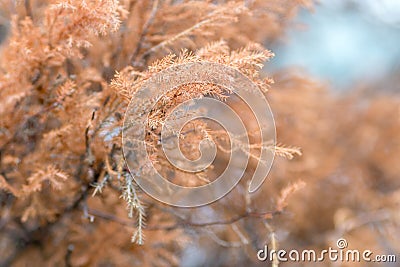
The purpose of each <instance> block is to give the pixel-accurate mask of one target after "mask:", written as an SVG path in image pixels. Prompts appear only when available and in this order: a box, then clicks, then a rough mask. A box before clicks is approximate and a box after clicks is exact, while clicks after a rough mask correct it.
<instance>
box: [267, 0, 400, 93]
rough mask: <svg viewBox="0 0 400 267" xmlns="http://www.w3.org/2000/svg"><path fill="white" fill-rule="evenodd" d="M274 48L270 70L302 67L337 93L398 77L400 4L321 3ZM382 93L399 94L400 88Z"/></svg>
mask: <svg viewBox="0 0 400 267" xmlns="http://www.w3.org/2000/svg"><path fill="white" fill-rule="evenodd" d="M271 48H272V50H273V51H274V52H275V54H276V57H275V58H274V59H273V60H272V62H271V63H272V64H268V65H267V68H268V69H269V70H277V69H281V68H288V67H290V68H294V67H298V68H301V69H302V70H303V71H305V72H307V73H309V74H311V75H313V77H315V78H318V79H319V80H320V81H322V82H326V83H328V84H329V87H330V88H331V89H332V90H335V91H347V90H351V89H354V85H356V87H358V86H363V85H365V86H368V85H370V84H371V83H372V84H373V83H378V82H384V81H385V80H386V79H387V78H390V79H392V78H394V77H395V76H396V77H398V73H399V69H400V1H397V0H382V1H376V0H365V1H362V0H360V1H357V0H320V1H318V2H317V4H316V5H315V6H314V10H313V11H312V12H310V11H309V10H302V11H301V12H299V15H298V17H297V18H296V19H295V25H294V26H293V27H291V28H289V30H288V34H287V35H286V36H285V37H284V39H283V40H282V39H281V40H280V42H275V43H273V44H271ZM396 86H397V87H396ZM375 89H376V90H379V88H378V87H376V88H375ZM380 89H381V90H399V83H392V84H391V85H390V86H385V88H382V87H381V88H380Z"/></svg>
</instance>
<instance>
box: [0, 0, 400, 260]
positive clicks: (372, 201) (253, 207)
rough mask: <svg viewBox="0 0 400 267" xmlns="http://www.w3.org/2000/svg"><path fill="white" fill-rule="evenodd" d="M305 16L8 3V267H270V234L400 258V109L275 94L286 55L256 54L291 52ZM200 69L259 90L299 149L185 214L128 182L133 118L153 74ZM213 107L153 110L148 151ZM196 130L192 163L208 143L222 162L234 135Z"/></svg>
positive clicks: (306, 86)
mask: <svg viewBox="0 0 400 267" xmlns="http://www.w3.org/2000/svg"><path fill="white" fill-rule="evenodd" d="M301 6H310V3H309V1H304V0H303V1H300V0H285V1H282V0H260V1H257V0H256V1H229V2H227V1H172V0H164V1H162V0H154V1H140V0H123V1H116V0H101V1H91V0H88V1H80V0H67V1H58V2H54V1H40V0H37V1H25V2H24V1H0V8H1V13H0V15H1V16H4V17H6V18H8V19H9V20H10V21H11V29H10V30H9V34H8V38H7V41H6V43H5V44H3V45H2V47H1V50H0V55H1V56H0V104H1V105H0V164H1V165H0V171H1V172H0V209H1V210H0V265H5V266H7V265H11V264H12V265H14V266H26V265H32V264H33V265H35V266H64V265H65V266H98V265H105V266H132V265H133V266H136V265H138V266H139V265H140V266H176V265H179V264H180V262H181V259H182V257H183V256H184V255H183V254H184V253H185V251H187V249H188V248H190V246H198V247H200V248H202V250H203V251H206V252H208V256H209V257H208V260H207V262H206V263H205V264H209V265H210V264H211V263H215V264H220V265H232V264H236V265H237V264H246V263H247V264H249V263H250V264H257V259H256V252H257V250H258V249H260V248H262V247H263V245H264V244H265V243H268V242H270V239H269V236H270V234H271V232H272V237H273V239H272V241H271V242H274V244H275V245H276V240H275V236H277V238H278V241H281V242H278V245H279V246H281V245H285V247H289V248H290V247H291V248H295V247H305V248H311V247H316V248H326V247H327V246H328V245H329V244H332V242H334V241H332V240H334V239H332V238H333V237H336V238H337V237H339V236H342V235H346V236H347V237H348V239H349V240H350V243H351V244H354V246H355V247H357V248H364V247H365V243H366V242H368V245H370V247H368V249H371V248H374V249H376V251H381V252H385V251H386V252H387V251H388V250H390V249H391V250H392V251H397V252H398V251H400V247H399V242H398V240H395V239H394V238H393V235H394V233H396V231H397V232H398V230H399V227H398V225H399V222H400V218H399V216H398V208H399V192H400V191H399V186H400V184H399V179H398V175H399V173H400V169H399V165H398V164H396V163H397V161H398V160H397V159H396V155H398V154H399V152H400V151H399V150H400V140H399V136H400V132H399V129H400V125H399V124H400V119H399V114H400V113H399V99H398V96H395V97H389V96H386V95H380V96H373V97H368V96H363V95H362V94H356V95H352V96H346V97H344V98H338V97H334V96H331V95H330V94H329V93H328V92H327V91H326V90H324V89H323V88H321V86H320V85H318V84H317V83H314V82H313V81H312V80H311V79H307V78H304V77H301V76H298V75H294V74H291V73H290V72H289V71H288V72H285V73H277V74H276V75H275V77H274V79H275V82H276V83H275V84H274V86H273V90H270V91H268V89H269V87H270V85H271V83H272V79H270V78H265V75H264V74H263V73H262V72H261V68H262V66H263V64H264V62H265V61H266V60H268V59H269V58H270V57H272V56H273V54H272V52H270V51H268V50H266V49H264V48H263V47H262V46H261V45H259V44H257V42H258V43H261V42H265V41H266V40H267V41H268V42H271V41H273V40H275V39H276V38H279V37H280V36H281V34H282V33H283V31H284V29H285V28H286V27H287V25H288V24H289V23H290V21H291V18H292V17H293V16H294V15H295V14H296V11H297V9H298V8H299V7H301ZM260 25H262V27H261V26H260ZM199 61H210V62H217V63H220V64H224V65H226V66H230V67H233V68H236V69H238V70H239V71H241V72H242V73H243V74H245V75H246V76H247V77H249V78H250V79H251V80H253V81H254V82H255V83H256V84H257V85H258V86H259V87H260V89H261V90H263V92H264V93H266V95H267V97H268V100H269V101H270V103H271V106H272V109H273V111H274V114H275V117H276V118H275V119H276V123H277V132H278V139H279V141H280V142H283V143H287V144H293V145H295V146H293V147H288V146H283V145H282V146H280V147H278V148H277V150H276V154H277V155H280V156H283V157H284V158H286V159H277V161H276V163H275V164H274V167H273V170H272V173H271V174H270V178H269V179H268V180H267V182H266V183H264V185H263V188H261V189H260V191H258V193H256V194H255V195H251V196H249V195H248V194H246V193H245V190H246V188H247V187H246V179H244V181H243V182H241V184H240V185H239V186H238V187H237V188H235V190H234V191H232V192H231V193H230V194H229V195H228V196H227V197H225V198H223V199H222V200H220V201H218V202H217V203H214V204H212V205H210V206H206V207H202V208H198V209H184V210H181V209H174V208H171V207H168V206H165V205H162V204H160V203H158V202H157V201H155V200H153V199H151V198H149V197H148V196H146V195H145V194H141V193H140V190H139V189H138V188H137V187H136V185H135V184H134V181H133V179H132V177H131V175H130V174H129V172H128V171H127V168H126V166H125V165H124V161H123V157H122V151H121V141H120V137H121V129H122V121H123V114H124V111H125V108H126V106H127V104H128V102H129V100H130V99H131V97H132V95H133V94H134V93H135V92H136V90H138V89H139V88H140V86H141V85H142V84H143V83H144V82H145V81H146V80H147V79H149V78H150V77H151V76H152V75H153V74H155V73H158V72H160V71H162V70H164V69H166V68H168V67H171V66H174V65H176V64H182V63H186V62H199ZM267 91H268V93H267ZM228 93H229V92H228ZM204 95H212V96H214V97H218V98H223V99H225V98H228V96H229V94H227V92H224V91H223V90H222V89H221V88H219V87H217V86H213V85H207V86H198V85H188V86H184V87H181V88H177V90H175V91H173V92H171V95H166V96H165V98H166V99H165V101H160V102H159V103H158V105H157V108H156V109H155V110H154V111H153V113H152V117H151V120H150V125H148V126H149V127H148V128H149V130H148V131H149V132H151V133H153V134H154V135H151V137H150V138H149V140H147V141H148V143H149V144H153V146H154V147H156V146H157V141H158V138H159V137H158V135H157V133H158V131H159V130H160V129H159V128H160V125H161V124H162V121H163V119H164V118H165V114H166V113H167V112H168V111H169V110H171V108H173V107H174V106H175V105H177V104H179V103H181V102H183V101H184V100H186V99H189V98H195V97H201V96H204ZM227 95H228V96H227ZM137 104H138V105H141V104H143V103H137ZM332 114H335V117H336V118H335V119H332ZM245 115H246V114H245ZM355 125H356V127H355ZM194 127H195V128H196V127H197V128H196V131H195V133H193V134H191V135H188V136H189V140H190V141H191V144H192V146H187V151H186V152H187V153H189V154H190V153H193V150H195V147H197V143H196V140H197V141H198V140H201V139H202V138H203V137H204V136H205V135H210V136H212V137H213V138H214V139H215V140H216V141H217V142H218V140H219V141H220V146H221V149H223V147H224V136H223V135H222V134H220V133H219V132H218V131H214V132H212V131H209V130H208V129H207V127H206V126H205V125H203V124H201V123H197V124H195V125H194ZM221 140H222V141H221ZM297 146H298V147H301V148H302V152H303V153H304V155H302V156H301V157H299V156H300V155H301V154H302V153H301V152H300V150H299V148H297ZM154 154H155V155H157V150H155V151H154ZM158 157H159V155H158ZM158 159H159V158H158ZM287 159H291V161H288V160H287ZM160 164H161V165H162V168H163V170H164V171H167V170H169V169H168V167H165V166H164V165H163V161H162V160H161V161H160ZM252 164H253V165H251V166H250V168H249V169H248V172H247V173H246V176H250V175H251V172H252V169H253V168H254V162H253V163H252ZM217 167H218V166H217ZM212 174H213V170H211V171H210V173H207V175H199V176H197V177H186V176H183V178H182V181H181V182H187V183H188V184H190V185H193V184H198V183H200V184H202V183H207V182H209V181H208V180H207V179H208V178H205V177H210V176H211V175H212ZM304 184H305V186H304ZM100 193H101V194H100ZM90 195H94V197H90ZM121 197H122V198H123V199H121ZM124 200H125V203H124ZM126 205H127V206H126ZM127 209H128V211H127ZM127 215H128V216H127ZM129 217H136V219H135V220H132V219H130V218H129ZM145 218H146V219H147V224H146V223H145ZM267 222H268V223H267ZM369 226H374V227H375V228H376V229H375V228H372V227H369ZM131 232H133V236H130V233H131ZM275 232H276V233H275ZM285 233H287V234H285ZM144 237H146V239H145V240H144ZM382 238H384V240H385V241H384V244H382V241H381V240H382ZM360 240H361V241H360ZM132 242H134V243H132ZM137 244H141V245H142V246H138V245H137ZM237 247H240V248H242V249H241V250H240V251H238V250H237ZM388 247H389V248H390V249H388ZM218 253H224V255H225V257H224V258H223V259H222V260H221V259H220V260H219V259H218Z"/></svg>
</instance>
